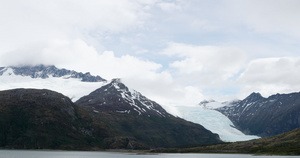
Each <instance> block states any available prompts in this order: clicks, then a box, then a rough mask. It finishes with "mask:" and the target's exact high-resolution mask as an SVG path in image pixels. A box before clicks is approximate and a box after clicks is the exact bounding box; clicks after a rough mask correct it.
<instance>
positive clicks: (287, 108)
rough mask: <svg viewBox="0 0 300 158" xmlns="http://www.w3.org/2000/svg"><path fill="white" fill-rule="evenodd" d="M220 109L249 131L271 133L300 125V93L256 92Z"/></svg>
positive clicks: (270, 134) (252, 132) (241, 128)
mask: <svg viewBox="0 0 300 158" xmlns="http://www.w3.org/2000/svg"><path fill="white" fill-rule="evenodd" d="M216 110H217V111H220V112H221V113H223V114H224V115H226V116H227V117H228V118H229V119H230V120H231V121H232V122H233V123H234V125H235V126H236V127H237V128H238V129H240V130H241V131H243V132H244V133H245V134H253V135H259V136H262V137H267V136H273V135H277V134H280V133H283V132H287V131H290V130H293V129H295V128H298V127H300V93H290V94H275V95H271V96H269V97H268V98H264V97H262V96H261V95H260V94H259V93H252V94H250V95H249V96H248V97H246V98H245V99H243V100H240V101H236V102H232V103H231V104H230V105H227V106H224V107H220V108H217V109H216Z"/></svg>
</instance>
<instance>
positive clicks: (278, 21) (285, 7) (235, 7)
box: [225, 0, 300, 37]
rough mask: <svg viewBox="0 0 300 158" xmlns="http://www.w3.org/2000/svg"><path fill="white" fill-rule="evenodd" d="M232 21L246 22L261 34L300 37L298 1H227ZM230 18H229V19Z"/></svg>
mask: <svg viewBox="0 0 300 158" xmlns="http://www.w3.org/2000/svg"><path fill="white" fill-rule="evenodd" d="M225 2H227V4H229V9H231V10H229V12H228V13H230V14H228V15H229V16H231V17H232V18H231V20H234V21H239V22H244V23H245V24H246V25H247V26H248V27H250V28H251V29H253V30H254V31H256V32H259V33H283V34H289V35H292V36H295V35H296V36H298V37H299V36H300V31H299V29H298V28H299V27H300V21H299V20H298V18H299V14H300V10H299V6H300V1H298V0H285V1H280V0H275V1H274V0H263V1H262V0H246V1H225ZM228 18H229V17H228Z"/></svg>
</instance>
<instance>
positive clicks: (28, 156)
mask: <svg viewBox="0 0 300 158" xmlns="http://www.w3.org/2000/svg"><path fill="white" fill-rule="evenodd" d="M0 158H295V156H253V155H240V154H135V153H121V152H81V151H32V150H0Z"/></svg>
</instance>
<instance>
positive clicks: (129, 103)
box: [76, 79, 170, 117]
mask: <svg viewBox="0 0 300 158" xmlns="http://www.w3.org/2000/svg"><path fill="white" fill-rule="evenodd" d="M76 103H77V104H79V105H83V106H93V107H94V108H95V109H99V110H97V111H100V110H101V111H111V112H117V113H127V114H138V115H146V116H149V117H150V116H151V115H156V116H160V117H166V116H168V115H170V114H168V113H167V112H166V111H165V110H164V109H163V108H162V107H161V106H160V105H159V104H157V103H156V102H154V101H152V100H150V99H148V98H146V97H145V96H143V95H142V94H141V93H139V92H137V91H135V90H131V89H129V88H128V87H127V86H125V85H124V84H123V83H122V82H121V80H120V79H113V80H112V81H111V82H110V83H109V84H107V85H105V86H103V87H101V88H98V89H97V90H95V91H94V92H92V93H90V94H89V95H88V96H85V97H82V98H80V99H79V100H78V101H77V102H76Z"/></svg>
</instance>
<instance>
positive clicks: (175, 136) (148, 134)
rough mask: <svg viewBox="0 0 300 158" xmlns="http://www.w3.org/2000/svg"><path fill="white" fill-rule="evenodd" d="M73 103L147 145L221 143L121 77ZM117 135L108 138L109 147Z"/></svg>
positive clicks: (174, 145) (214, 135) (112, 127)
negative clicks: (145, 95) (174, 114)
mask: <svg viewBox="0 0 300 158" xmlns="http://www.w3.org/2000/svg"><path fill="white" fill-rule="evenodd" d="M76 104H78V105H80V106H82V107H83V108H85V109H86V110H87V111H89V112H90V114H91V115H93V117H94V119H95V120H103V121H104V122H106V123H107V125H108V126H109V127H110V128H111V129H114V133H116V135H119V136H121V137H122V138H124V137H125V138H135V139H136V140H138V141H140V142H142V143H143V144H145V145H148V146H150V147H154V148H156V147H176V146H177V147H178V146H190V145H197V144H198V145H200V144H201V145H203V144H215V143H220V142H221V141H220V140H219V137H218V135H216V134H213V133H211V132H210V131H208V130H206V129H205V128H204V127H202V126H201V125H198V124H194V123H191V122H187V121H185V120H183V119H180V118H176V117H174V116H172V115H170V114H169V113H167V112H166V111H165V110H164V109H163V108H162V107H161V106H160V105H159V104H157V103H155V102H153V101H151V100H149V99H147V98H146V97H144V96H143V95H141V94H140V93H138V92H136V91H133V90H131V91H130V90H129V89H128V88H127V87H126V86H125V85H124V84H123V83H121V82H120V80H118V79H115V80H113V81H112V82H111V83H109V84H107V85H105V86H103V87H101V88H99V89H97V90H96V91H94V92H92V93H91V94H90V95H88V96H85V97H82V98H81V99H79V100H78V101H77V102H76ZM118 139H119V138H115V139H107V140H106V144H107V146H108V147H112V146H113V145H116V142H117V141H118Z"/></svg>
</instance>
